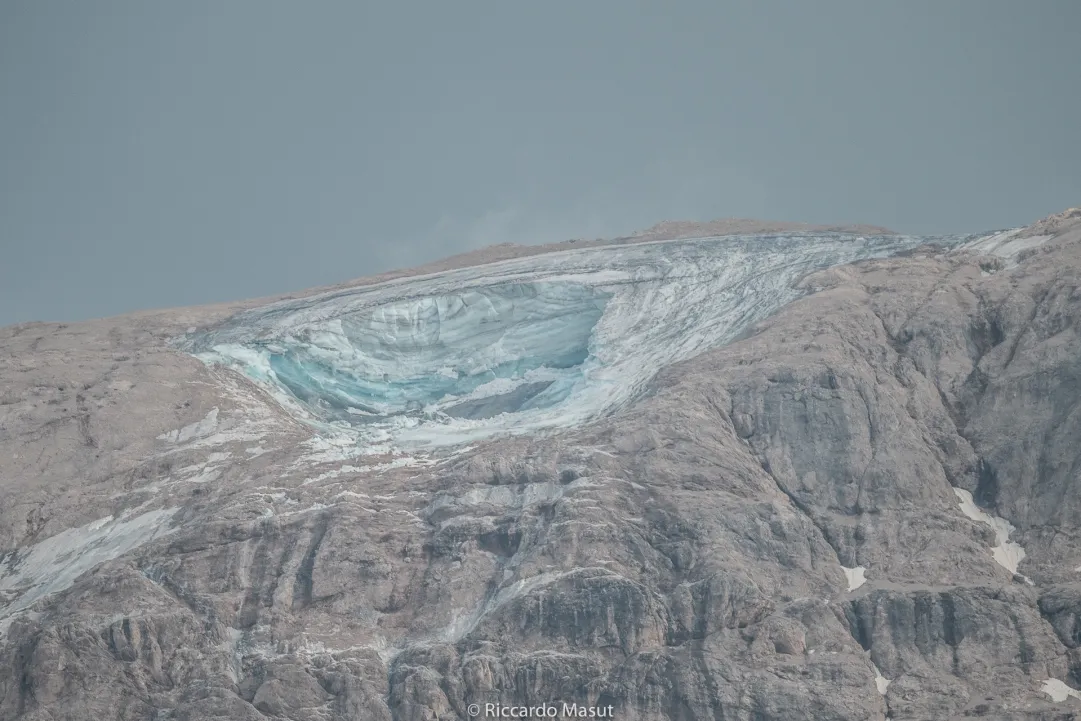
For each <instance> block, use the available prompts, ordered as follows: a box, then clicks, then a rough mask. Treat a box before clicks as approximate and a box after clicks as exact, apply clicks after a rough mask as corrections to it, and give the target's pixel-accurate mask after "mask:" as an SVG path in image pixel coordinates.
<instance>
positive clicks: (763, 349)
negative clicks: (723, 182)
mask: <svg viewBox="0 0 1081 721" xmlns="http://www.w3.org/2000/svg"><path fill="white" fill-rule="evenodd" d="M1075 220H1076V219H1073V218H1072V217H1071V216H1069V215H1068V214H1066V215H1064V216H1063V217H1062V218H1060V219H1057V220H1054V221H1053V222H1050V221H1049V222H1047V223H1044V224H1043V225H1040V226H1039V227H1038V228H1037V230H1039V229H1044V230H1046V229H1051V230H1053V232H1055V233H1057V235H1056V236H1055V237H1054V238H1052V239H1050V240H1047V241H1046V242H1043V243H1042V244H1040V245H1033V246H1032V247H1031V248H1029V249H1028V250H1026V251H1024V252H1023V253H1021V254H1019V255H1017V256H1015V257H1014V258H1013V259H1011V260H1008V261H1006V260H1003V259H1001V258H990V257H988V256H986V255H981V254H980V252H979V249H978V248H976V249H974V250H961V251H953V252H946V251H943V250H941V249H935V248H923V249H917V250H916V251H913V252H910V253H908V254H905V255H904V256H902V257H897V258H893V259H881V260H871V261H864V262H861V263H858V264H855V265H850V266H844V267H838V268H833V269H830V270H826V271H822V272H819V273H815V274H813V275H811V276H808V277H807V278H805V279H804V281H803V283H804V284H805V286H806V288H807V289H808V295H807V296H806V297H804V298H803V299H801V300H799V301H797V302H795V303H792V304H790V305H789V306H787V307H785V308H784V309H783V310H782V311H781V312H779V313H778V314H776V315H774V316H773V317H771V318H769V319H767V320H764V321H762V322H760V323H758V324H757V325H756V326H754V327H753V328H752V329H751V330H750V331H749V332H747V333H745V334H744V335H743V337H742V338H741V339H739V340H737V341H735V342H733V343H731V344H729V345H726V346H723V347H720V348H715V349H712V350H709V351H706V352H704V353H701V354H699V355H697V356H695V357H693V358H690V359H689V360H686V361H683V362H681V363H678V364H675V365H673V366H670V367H667V368H665V369H664V370H662V371H661V372H660V373H659V374H658V375H657V376H656V377H655V378H654V379H653V381H652V383H651V385H650V388H649V389H648V392H647V393H645V394H644V395H643V396H642V397H641V398H640V399H639V400H637V401H636V402H635V403H634V404H632V405H631V406H628V407H626V408H624V409H622V410H620V411H619V412H617V413H615V414H613V415H610V416H608V417H606V418H603V419H601V420H599V421H597V422H595V423H592V424H589V425H586V426H582V427H578V428H573V429H567V430H565V431H564V432H560V433H552V434H547V435H543V436H540V435H538V436H535V437H509V438H499V439H494V440H488V441H483V442H479V443H477V444H475V447H473V448H471V449H469V450H468V451H465V452H460V453H458V454H457V455H449V456H446V457H442V458H439V459H437V460H438V462H436V463H433V464H432V465H429V466H420V467H408V466H405V467H400V466H395V465H394V464H391V463H387V464H385V466H380V467H378V468H377V469H376V468H375V467H374V466H371V467H366V466H363V464H354V463H353V462H351V461H348V460H346V461H343V460H342V459H341V458H337V457H335V456H334V449H333V448H329V449H328V448H327V447H325V445H320V443H319V441H318V439H313V432H312V430H311V428H310V427H308V426H306V425H304V424H303V423H300V422H299V421H298V420H297V419H296V418H294V417H293V416H292V415H291V414H290V413H289V412H287V411H286V410H285V409H283V407H282V406H280V405H279V404H278V403H277V402H276V401H274V400H273V399H272V398H270V397H269V396H268V395H266V394H265V393H263V392H262V391H260V390H258V389H257V388H255V387H254V386H253V385H252V384H251V383H249V382H248V381H247V380H245V379H244V378H242V377H240V376H238V375H237V374H235V373H233V372H232V371H228V370H224V369H220V368H212V367H208V366H205V365H203V364H202V363H200V362H198V361H197V360H195V359H194V358H192V357H190V356H187V355H185V354H183V353H180V352H178V351H177V350H175V349H174V348H173V347H172V346H171V345H170V343H169V339H170V338H173V337H176V336H178V335H181V334H183V333H185V332H187V329H188V328H189V327H193V326H196V327H205V326H209V325H213V324H214V323H217V322H220V321H222V320H224V319H226V318H228V317H230V316H231V315H232V314H233V313H235V312H236V311H237V310H239V309H241V308H242V307H251V304H238V305H233V306H223V307H217V308H210V309H187V310H177V311H166V312H158V313H147V314H140V315H136V316H128V317H123V318H117V319H109V320H104V321H95V322H93V323H86V324H78V325H70V326H64V325H57V324H25V325H22V326H14V327H11V328H6V329H0V379H2V383H0V388H2V391H0V551H2V552H3V553H4V555H3V557H2V558H0V594H2V595H0V620H2V622H3V624H4V625H3V631H2V635H0V719H5V720H6V719H12V720H15V719H18V720H20V721H22V720H28V719H34V720H37V719H86V718H94V719H101V720H104V719H124V720H129V719H130V720H134V719H157V720H160V721H165V720H169V721H180V720H183V719H193V720H194V719H226V718H228V719H253V720H254V719H265V718H272V719H296V720H301V719H303V720H305V721H307V720H309V719H311V720H314V719H320V720H321V721H331V720H339V719H340V720H345V719H349V720H361V719H363V720H367V719H372V720H375V721H419V720H421V719H424V720H427V721H434V720H439V721H444V720H450V719H465V718H467V709H468V707H469V705H470V704H473V703H479V704H484V703H505V704H516V705H535V704H540V703H546V702H552V703H556V702H558V703H562V702H568V703H578V704H585V705H600V706H606V705H609V704H611V705H612V706H614V707H615V708H616V709H618V716H617V718H622V719H630V720H641V721H646V720H650V721H659V720H661V719H665V720H668V721H673V720H676V719H678V720H680V721H690V720H691V719H721V718H723V719H739V720H741V721H751V720H752V719H753V720H755V721H766V720H769V719H853V720H856V719H859V720H861V721H862V720H864V719H882V718H887V717H888V718H891V719H928V718H935V719H949V718H973V717H976V718H988V719H992V718H996V719H1006V718H1010V719H1030V720H1035V719H1066V718H1073V717H1074V715H1075V714H1076V713H1078V712H1079V711H1081V700H1079V699H1078V698H1073V697H1067V698H1065V699H1064V700H1061V701H1054V700H1052V697H1051V695H1049V694H1048V693H1044V692H1043V691H1042V688H1043V686H1042V685H1043V684H1044V682H1045V681H1048V680H1057V681H1059V682H1063V683H1065V684H1067V685H1068V686H1070V687H1072V688H1081V652H1079V651H1081V648H1079V644H1081V631H1079V630H1078V629H1079V628H1081V626H1079V620H1078V619H1079V616H1081V591H1079V589H1081V581H1079V580H1078V574H1079V571H1078V570H1076V569H1077V568H1079V567H1081V540H1079V539H1081V535H1079V534H1078V527H1079V514H1081V483H1079V482H1078V481H1081V478H1079V476H1078V474H1079V472H1081V444H1079V443H1078V442H1077V441H1078V439H1081V410H1079V409H1081V402H1079V401H1081V338H1079V335H1078V333H1079V330H1078V329H1079V328H1081V222H1075ZM663 232H666V231H665V228H664V227H660V228H659V229H654V230H653V231H651V233H652V234H647V235H646V236H643V237H641V238H636V239H625V242H637V241H639V240H651V239H655V236H656V235H657V234H658V233H663ZM672 232H674V233H675V234H677V235H678V234H682V233H685V232H692V231H690V230H687V229H686V228H684V227H683V226H679V227H675V230H674V231H672ZM1043 234H1046V233H1043ZM1022 235H1030V236H1040V235H1041V233H1038V232H1036V231H1032V232H1029V233H1027V234H1022ZM621 242H624V241H621ZM522 252H523V253H525V252H526V251H522ZM529 252H533V251H532V250H530V251H529ZM515 253H517V251H514V252H512V249H507V248H502V249H496V250H493V251H492V253H491V254H490V255H489V256H478V257H471V258H470V259H469V261H468V262H473V263H476V262H485V261H488V260H494V259H498V258H499V257H512V256H514V255H515ZM508 254H509V255H508ZM449 262H451V261H448V263H449ZM454 262H466V261H454ZM448 267H449V266H448ZM991 271H993V272H991ZM812 290H813V292H811V291H812ZM525 400H526V398H524V397H517V396H516V397H514V398H504V399H496V401H495V405H491V406H486V405H484V404H477V405H473V406H469V407H467V408H463V409H461V414H462V415H465V416H468V417H482V416H484V415H485V414H489V413H492V414H494V413H497V412H500V411H501V410H502V409H503V408H504V406H505V405H506V404H508V403H509V404H511V405H513V404H515V403H521V402H523V401H525ZM500 403H502V404H504V405H500ZM508 407H509V406H508ZM376 460H377V461H378V460H380V459H378V458H377V459H376ZM958 491H961V492H968V493H970V494H971V495H972V498H974V500H975V503H976V504H977V506H978V507H979V508H980V509H982V510H983V511H985V512H986V513H988V514H990V515H991V516H997V517H1001V518H1003V519H1005V520H1006V521H1008V522H1009V523H1010V524H1012V525H1013V527H1014V530H1013V531H1012V532H1011V535H1010V541H1014V542H1017V543H1020V544H1021V546H1023V548H1024V551H1025V556H1024V558H1023V559H1021V561H1020V564H1019V566H1018V567H1017V569H1016V571H1017V572H1016V573H1014V572H1012V571H1010V570H1008V569H1007V568H1004V567H1003V566H1002V565H1001V564H999V563H997V562H996V561H995V559H994V557H993V556H992V551H991V549H992V547H994V546H996V545H997V544H998V543H999V541H1000V539H999V538H997V537H996V532H995V530H994V529H993V528H991V527H990V526H988V525H987V524H986V523H983V522H981V521H979V520H974V519H972V518H969V517H968V516H966V515H965V514H964V513H963V512H962V510H961V506H960V498H959V496H958V493H957V492H958ZM961 495H963V493H962V494H961ZM845 569H849V572H848V574H846V571H845ZM854 569H861V570H862V573H863V578H864V582H863V583H862V584H859V585H857V584H855V583H852V584H851V585H853V586H856V587H854V588H851V589H850V581H851V580H856V579H858V578H859V575H858V573H857V571H856V570H854ZM876 675H877V678H876ZM887 680H888V685H887V684H886V683H885V682H886V681H887Z"/></svg>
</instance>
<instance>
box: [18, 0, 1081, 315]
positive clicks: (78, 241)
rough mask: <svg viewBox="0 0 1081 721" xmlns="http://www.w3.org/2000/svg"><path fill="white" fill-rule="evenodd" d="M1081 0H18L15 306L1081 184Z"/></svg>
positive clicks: (917, 222)
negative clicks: (685, 222)
mask: <svg viewBox="0 0 1081 721" xmlns="http://www.w3.org/2000/svg"><path fill="white" fill-rule="evenodd" d="M1079 27H1081V2H1078V0H1031V1H1030V2H1019V1H1018V0H904V1H903V2H900V1H897V2H889V1H886V0H880V1H872V2H869V1H868V0H849V1H845V2H839V1H832V0H814V2H808V1H807V0H790V1H787V2H782V1H779V0H776V1H773V0H747V1H745V2H743V1H741V2H721V1H719V0H702V1H700V2H699V1H697V0H696V1H688V0H667V1H666V2H652V3H644V2H634V1H632V0H575V1H574V2H563V1H558V0H544V1H543V2H537V1H533V2H515V1H508V0H501V1H498V2H496V1H494V0H493V1H492V2H470V1H468V0H456V1H455V2H444V1H441V2H424V3H420V2H408V1H407V0H396V1H392V2H380V3H374V2H366V1H364V0H348V1H345V0H343V1H341V2H330V1H323V0H291V1H289V2H284V1H271V0H212V1H205V2H204V1H198V0H184V1H183V2H165V1H164V0H131V1H130V2H118V1H113V0H93V2H78V1H77V0H66V1H61V0H0V325H3V324H7V323H13V322H19V321H25V320H74V319H81V318H88V317H96V316H102V315H111V314H116V313H122V312H126V311H129V310H135V309H140V308H151V307H162V306H172V305H182V304H196V303H206V302H213V301H220V300H229V299H239V298H245V297H251V296H259V295H267V294H271V293H276V292H283V291H289V290H298V289H302V288H305V287H309V286H313V285H319V284H325V283H331V282H336V281H341V280H345V279H348V278H353V277H357V276H362V275H367V274H370V273H373V272H377V271H381V270H385V269H388V268H391V267H398V266H405V265H414V264H417V263H420V262H423V261H427V260H431V259H435V258H438V257H441V256H445V255H449V254H451V253H453V252H458V251H461V250H465V249H468V248H472V247H476V246H480V245H487V244H491V243H498V242H507V241H510V242H519V243H533V242H539V241H548V240H562V239H566V238H568V237H597V236H611V235H618V234H623V233H626V232H628V231H631V230H634V229H637V228H641V227H646V226H649V225H652V224H653V223H655V222H657V221H659V220H664V219H671V218H679V219H696V220H707V219H710V218H715V217H725V216H740V217H759V218H770V219H783V220H803V221H811V222H868V223H875V224H879V225H886V226H888V227H892V228H894V229H896V230H900V231H907V232H917V233H937V232H954V231H977V230H983V229H994V228H1001V227H1009V226H1016V225H1024V224H1027V223H1029V222H1031V221H1033V220H1035V219H1037V218H1039V217H1042V216H1044V215H1046V214H1048V213H1051V212H1055V211H1058V210H1062V209H1064V208H1066V207H1068V206H1071V205H1078V204H1081V60H1079V54H1078V53H1079V49H1078V40H1079V37H1081V36H1079V30H1078V28H1079Z"/></svg>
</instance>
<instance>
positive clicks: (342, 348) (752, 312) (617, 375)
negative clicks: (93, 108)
mask: <svg viewBox="0 0 1081 721" xmlns="http://www.w3.org/2000/svg"><path fill="white" fill-rule="evenodd" d="M976 237H978V236H950V237H935V238H930V237H921V236H905V235H882V236H866V237H855V236H851V235H845V234H828V233H827V234H821V233H819V234H782V235H770V236H728V237H723V238H703V239H692V240H673V241H656V242H649V243H638V244H616V245H608V246H599V247H590V248H578V249H570V250H565V251H560V252H555V253H548V254H544V255H535V256H530V257H525V258H516V259H512V260H505V261H501V262H497V263H491V264H487V265H481V266H474V267H467V268H461V269H457V270H450V271H445V272H440V273H435V274H431V275H422V276H413V277H408V278H401V279H396V280H393V281H388V282H384V283H380V284H377V285H369V286H360V287H353V288H347V289H344V290H335V291H331V292H326V293H322V294H319V295H314V296H309V297H306V298H301V299H290V300H285V301H280V302H276V303H273V304H270V305H266V306H263V307H260V308H256V309H253V310H249V311H245V312H244V313H241V314H239V315H237V316H234V317H233V318H231V319H230V320H229V321H227V322H226V323H224V324H222V325H220V326H218V327H216V328H212V329H210V330H207V331H203V332H201V333H198V334H193V335H191V336H187V337H185V338H184V339H183V340H182V347H184V348H186V349H187V350H189V351H191V352H193V353H195V354H196V355H197V356H198V357H200V358H202V359H203V360H204V361H206V362H208V363H216V364H224V365H227V366H229V367H232V368H234V369H236V370H238V371H240V372H242V373H243V374H245V375H246V376H247V377H248V378H250V379H251V380H252V381H254V382H255V383H257V384H259V385H261V386H262V387H263V388H265V389H266V390H267V391H269V392H270V393H271V394H272V395H273V396H274V397H275V398H276V399H277V400H278V401H279V402H280V403H281V404H282V405H283V406H285V407H286V408H287V409H288V410H289V411H290V412H292V413H293V414H294V415H295V416H297V417H299V418H301V419H302V420H304V421H305V422H308V423H309V424H311V425H313V426H315V427H316V428H318V429H320V430H321V431H323V432H329V433H335V434H346V435H348V436H351V437H352V438H354V439H355V441H356V443H357V446H358V449H359V451H360V452H386V451H399V450H405V449H418V448H422V447H429V448H431V447H436V446H447V445H454V444H462V443H469V442H471V441H475V440H478V439H483V438H487V437H492V436H495V435H501V434H507V433H525V432H541V431H546V430H554V429H560V428H568V427H573V426H576V425H579V424H582V423H585V422H588V421H591V420H594V419H596V418H599V417H602V416H604V415H606V414H609V413H611V412H614V411H616V410H618V409H620V408H622V407H625V406H626V405H627V404H628V403H629V402H631V401H633V400H634V399H635V398H636V397H638V396H639V395H640V394H641V393H642V392H643V391H644V389H645V388H646V386H647V385H648V383H649V381H650V379H651V378H652V377H653V376H654V375H655V374H656V372H657V371H658V370H660V369H661V368H662V367H664V366H666V365H669V364H671V363H674V362H677V361H680V360H683V359H686V358H690V357H692V356H694V355H696V354H698V353H701V352H703V351H705V350H707V349H709V348H711V347H716V346H719V345H722V344H724V343H727V342H730V341H731V340H732V339H734V338H735V337H736V336H737V335H738V334H739V333H741V332H742V331H743V330H745V329H746V328H748V326H750V325H751V324H753V323H755V322H757V321H760V320H762V319H764V318H766V317H767V316H769V315H771V314H772V313H774V312H776V311H777V310H778V309H779V308H781V307H782V306H784V305H785V304H786V303H789V302H791V301H793V300H795V299H796V298H798V297H799V296H800V295H802V294H803V293H805V292H806V291H805V290H801V289H800V288H798V287H797V281H798V280H799V279H800V278H802V277H803V276H805V275H806V274H807V273H809V272H812V271H815V270H819V269H822V268H826V267H829V266H833V265H838V264H843V263H850V262H854V261H858V260H862V259H867V258H876V257H885V256H890V255H894V254H896V253H898V252H902V251H905V250H909V249H912V248H914V247H917V246H920V245H922V244H925V243H934V244H936V245H940V246H949V247H952V246H958V245H961V244H963V243H966V242H970V241H972V240H973V238H976Z"/></svg>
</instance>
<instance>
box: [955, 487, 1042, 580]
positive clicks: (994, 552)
mask: <svg viewBox="0 0 1081 721" xmlns="http://www.w3.org/2000/svg"><path fill="white" fill-rule="evenodd" d="M953 492H954V493H955V494H956V495H957V498H958V499H959V500H960V506H961V513H964V514H965V515H966V516H968V517H969V518H971V519H972V520H973V521H979V522H980V523H985V524H987V525H988V526H990V527H991V528H992V529H993V530H994V532H995V545H994V547H992V548H991V556H992V557H993V558H994V559H995V562H996V563H998V565H1000V566H1002V567H1003V568H1005V569H1006V570H1007V571H1009V572H1010V573H1017V566H1018V564H1019V563H1021V561H1022V560H1023V559H1024V558H1025V549H1024V548H1022V547H1021V544H1019V543H1014V542H1013V541H1011V540H1010V534H1011V533H1012V532H1013V531H1014V530H1015V529H1014V527H1013V525H1012V524H1011V523H1010V522H1009V521H1007V520H1006V519H1005V518H999V517H998V516H992V515H991V514H990V513H987V512H986V511H984V510H983V509H981V508H980V507H979V506H977V505H976V503H975V502H974V501H973V500H972V494H971V493H969V492H968V491H966V490H965V489H963V488H954V489H953Z"/></svg>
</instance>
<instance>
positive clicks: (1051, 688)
mask: <svg viewBox="0 0 1081 721" xmlns="http://www.w3.org/2000/svg"><path fill="white" fill-rule="evenodd" d="M1040 690H1041V691H1043V692H1044V693H1045V694H1047V695H1048V696H1050V697H1051V700H1052V701H1054V702H1055V703H1062V702H1063V701H1065V700H1066V699H1068V698H1069V697H1070V696H1073V697H1074V698H1076V699H1081V691H1078V690H1077V689H1074V688H1070V687H1069V686H1067V685H1066V684H1064V683H1063V682H1062V681H1059V680H1058V679H1057V678H1049V679H1046V680H1045V681H1044V682H1043V688H1041V689H1040Z"/></svg>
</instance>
